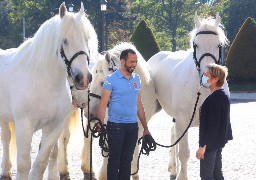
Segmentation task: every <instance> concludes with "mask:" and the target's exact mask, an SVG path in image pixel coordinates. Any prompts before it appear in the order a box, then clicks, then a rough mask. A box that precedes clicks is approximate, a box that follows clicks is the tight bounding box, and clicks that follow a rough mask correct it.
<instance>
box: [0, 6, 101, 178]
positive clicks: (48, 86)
mask: <svg viewBox="0 0 256 180" xmlns="http://www.w3.org/2000/svg"><path fill="white" fill-rule="evenodd" d="M91 29H93V28H92V26H91V24H90V22H89V20H88V19H87V18H86V16H85V13H84V7H83V4H81V9H80V11H79V12H78V13H69V12H67V9H66V7H65V4H64V3H63V4H62V5H61V6H60V13H59V15H56V16H55V17H53V18H51V19H49V20H48V21H46V22H45V23H43V24H42V25H41V27H40V28H39V30H38V31H37V32H36V34H35V36H34V37H33V38H31V39H28V40H27V41H25V42H24V43H23V44H21V45H20V46H19V47H18V48H14V49H11V50H1V51H0V86H1V87H0V98H1V103H0V122H1V139H2V142H3V151H4V152H6V153H4V157H3V159H2V166H1V170H2V171H1V176H3V177H7V178H8V177H11V162H10V157H9V142H10V138H11V135H12V134H11V132H10V130H9V126H8V123H9V122H14V123H15V127H16V137H17V140H16V145H17V175H16V179H17V180H24V179H29V180H35V179H42V178H43V173H44V171H45V168H46V166H47V164H48V159H49V155H50V152H51V149H52V147H53V146H54V144H55V146H54V149H56V148H57V146H56V142H57V140H58V138H59V136H60V134H61V132H62V130H63V126H64V119H65V117H66V115H67V113H68V111H69V109H70V105H71V95H70V89H69V86H68V83H67V67H66V64H65V62H64V60H63V57H62V56H61V53H60V51H61V48H63V51H64V53H65V55H66V57H67V59H68V60H70V59H71V58H72V56H74V54H76V53H77V52H79V51H84V52H85V53H84V54H81V55H79V56H77V57H76V58H75V59H74V61H73V63H72V64H71V76H72V79H73V81H74V84H75V86H76V87H77V88H79V89H84V88H87V84H88V79H87V76H88V75H89V69H88V62H87V59H88V58H89V59H91V58H92V56H91V55H90V52H89V47H90V46H92V47H94V45H93V44H95V43H96V44H97V42H95V41H94V39H93V38H92V39H91V37H92V36H96V34H94V33H95V31H91ZM96 51H97V47H96V50H92V52H91V53H93V52H96ZM89 56H90V57H89ZM39 129H42V140H41V148H40V150H39V152H38V155H37V158H36V160H35V161H34V163H33V166H32V169H30V168H31V160H30V149H31V141H32V136H33V133H34V132H36V131H37V130H39ZM53 152H56V151H53ZM51 155H52V156H54V155H56V154H54V153H52V154H51ZM52 168H54V169H56V170H57V168H56V167H52ZM50 178H51V179H58V174H57V171H56V174H53V175H52V176H51V177H50Z"/></svg>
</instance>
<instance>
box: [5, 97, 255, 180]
mask: <svg viewBox="0 0 256 180" xmlns="http://www.w3.org/2000/svg"><path fill="white" fill-rule="evenodd" d="M255 108H256V102H248V101H243V102H241V101H233V102H232V105H231V123H232V128H233V136H234V140H233V141H230V143H229V144H227V145H226V147H225V148H224V150H223V172H224V175H225V177H226V179H228V180H254V179H256V161H255V157H256V139H255V138H254V137H255V136H256V133H255V130H256V129H255V128H256V110H255ZM171 125H172V121H171V118H170V117H168V116H167V115H166V114H165V113H164V112H160V113H158V114H157V115H155V116H154V118H153V119H152V120H151V121H150V123H149V128H150V131H151V133H152V135H153V137H154V139H155V140H156V141H157V142H159V143H160V144H165V145H169V144H170V129H171ZM40 136H41V134H40V132H37V133H36V134H35V135H34V137H33V144H32V150H31V156H32V160H34V158H35V156H36V153H37V149H38V144H39V141H40ZM81 138H82V135H81ZM189 142H190V155H191V156H190V160H189V163H188V176H189V178H190V179H191V180H197V179H200V178H199V161H198V160H197V159H196V158H195V152H196V150H197V147H198V144H197V142H198V128H190V130H189ZM77 146H81V147H82V143H81V141H80V143H79V144H76V146H75V147H76V148H74V149H72V148H71V154H70V157H69V159H70V169H71V171H70V176H71V178H72V179H74V180H78V179H82V178H83V175H82V173H81V171H80V161H79V154H80V152H79V148H77ZM93 151H94V155H93V161H94V167H95V171H96V173H97V172H98V170H99V166H100V164H101V160H102V158H101V157H100V156H101V155H100V150H99V148H98V143H97V141H95V142H94V144H93ZM0 154H1V156H2V145H0ZM168 154H169V150H168V149H166V148H161V147H157V149H156V151H155V152H151V153H150V155H149V156H144V155H143V156H142V158H141V160H140V179H141V180H168V179H169V174H168V171H167V167H168V161H169V156H168ZM45 174H47V171H46V173H45ZM13 175H14V176H15V169H14V173H13ZM45 177H47V176H46V175H45ZM13 179H15V177H13ZM44 179H46V178H44Z"/></svg>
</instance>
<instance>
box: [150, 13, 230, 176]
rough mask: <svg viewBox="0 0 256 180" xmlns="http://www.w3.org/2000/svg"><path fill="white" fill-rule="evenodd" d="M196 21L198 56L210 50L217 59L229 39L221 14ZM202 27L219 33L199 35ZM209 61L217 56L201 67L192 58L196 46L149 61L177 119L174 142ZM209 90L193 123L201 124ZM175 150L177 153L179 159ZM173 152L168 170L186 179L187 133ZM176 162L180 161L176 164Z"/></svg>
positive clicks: (161, 100) (162, 101)
mask: <svg viewBox="0 0 256 180" xmlns="http://www.w3.org/2000/svg"><path fill="white" fill-rule="evenodd" d="M195 24H196V28H195V29H194V30H193V31H192V33H191V36H192V38H191V44H192V42H193V41H194V42H195V43H196V44H197V46H198V47H197V50H196V52H197V53H196V57H197V58H198V59H199V58H200V57H201V56H202V55H203V54H204V53H211V54H212V55H214V56H215V57H216V58H217V59H218V58H219V48H218V46H219V45H225V44H226V43H227V39H226V37H225V34H224V32H223V30H222V29H221V28H220V27H219V25H220V17H219V15H218V14H217V16H216V20H214V19H205V20H204V21H202V22H201V21H200V20H199V19H198V17H197V15H196V16H195ZM202 31H212V32H215V33H217V35H214V34H198V35H196V34H197V33H198V32H202ZM162 54H164V56H165V57H164V58H163V57H161V56H162ZM210 63H214V59H213V58H212V57H210V56H205V57H204V58H203V59H202V61H201V63H200V67H201V69H200V70H199V71H198V70H197V68H196V65H195V62H194V60H193V49H190V50H188V51H187V53H180V51H177V52H170V53H169V55H166V53H163V52H159V53H158V54H156V55H154V56H153V57H151V58H150V59H149V61H148V64H149V66H150V69H151V75H152V78H153V81H154V84H155V89H156V97H157V99H158V100H159V103H160V105H161V106H162V108H163V109H164V110H165V112H166V113H167V114H169V115H170V116H171V117H173V118H175V119H176V123H175V126H174V129H173V130H172V143H173V142H174V141H176V140H177V139H178V138H179V137H180V136H181V135H182V134H183V132H184V131H185V129H186V128H187V126H188V124H189V121H190V119H191V117H192V114H193V109H194V105H195V102H196V99H197V92H198V90H199V88H200V79H201V76H202V74H203V71H204V69H205V66H206V65H207V64H210ZM225 90H226V92H227V93H228V94H229V90H228V86H227V83H226V84H225ZM209 94H210V90H209V89H206V88H202V89H201V95H200V98H199V102H198V105H197V110H196V113H195V117H194V120H193V123H192V126H198V124H199V108H200V106H201V105H202V103H203V101H204V100H205V98H206V97H207V96H208V95H209ZM173 133H174V134H173ZM175 153H177V154H176V155H177V159H176V156H175ZM170 154H171V158H170V162H169V167H168V170H169V171H170V175H171V177H176V175H177V179H178V180H187V179H188V177H187V162H188V159H189V156H190V152H189V146H188V133H186V135H185V136H184V137H183V138H182V139H181V141H180V142H179V143H178V145H177V147H173V148H171V151H170ZM176 162H177V163H178V166H177V168H176ZM179 164H180V166H179Z"/></svg>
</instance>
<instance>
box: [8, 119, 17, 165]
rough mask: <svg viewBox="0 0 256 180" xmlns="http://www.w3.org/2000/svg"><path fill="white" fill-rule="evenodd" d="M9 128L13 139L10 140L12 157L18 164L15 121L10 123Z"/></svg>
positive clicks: (13, 161) (14, 162) (13, 162)
mask: <svg viewBox="0 0 256 180" xmlns="http://www.w3.org/2000/svg"><path fill="white" fill-rule="evenodd" d="M9 129H10V131H11V141H10V146H9V147H10V159H11V162H12V164H16V157H17V145H16V131H15V124H14V122H10V123H9Z"/></svg>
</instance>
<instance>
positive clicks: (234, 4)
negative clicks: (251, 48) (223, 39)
mask: <svg viewBox="0 0 256 180" xmlns="http://www.w3.org/2000/svg"><path fill="white" fill-rule="evenodd" d="M224 12H225V14H226V15H227V16H226V17H225V19H224V22H225V27H226V30H227V32H228V39H229V40H230V41H231V42H232V41H233V39H234V38H235V36H236V34H237V32H238V31H239V28H240V27H241V26H242V24H243V22H244V20H245V19H246V18H247V17H252V18H254V19H255V18H256V10H255V0H243V1H241V0H227V1H225V6H224Z"/></svg>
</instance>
